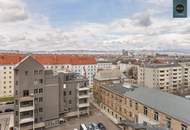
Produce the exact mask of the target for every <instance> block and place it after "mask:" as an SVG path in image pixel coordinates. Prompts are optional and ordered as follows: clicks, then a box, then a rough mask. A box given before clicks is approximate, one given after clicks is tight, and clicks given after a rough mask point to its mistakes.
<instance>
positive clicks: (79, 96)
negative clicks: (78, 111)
mask: <svg viewBox="0 0 190 130" xmlns="http://www.w3.org/2000/svg"><path fill="white" fill-rule="evenodd" d="M89 97H90V95H89V94H83V95H78V98H79V99H81V98H89Z"/></svg>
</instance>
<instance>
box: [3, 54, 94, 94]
mask: <svg viewBox="0 0 190 130" xmlns="http://www.w3.org/2000/svg"><path fill="white" fill-rule="evenodd" d="M24 57H26V55H25V54H6V53H2V54H0V97H6V96H13V95H14V67H15V65H16V64H17V63H19V62H20V61H21V60H22V59H23V58H24ZM32 57H33V58H34V59H36V60H37V61H38V62H39V63H40V64H42V65H43V66H44V67H45V69H52V70H56V71H57V70H70V71H71V72H75V73H78V74H80V75H83V76H84V77H87V78H88V80H89V85H90V86H92V85H93V76H94V75H95V73H96V59H95V57H91V56H77V55H56V54H33V55H32Z"/></svg>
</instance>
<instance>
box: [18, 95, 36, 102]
mask: <svg viewBox="0 0 190 130" xmlns="http://www.w3.org/2000/svg"><path fill="white" fill-rule="evenodd" d="M19 100H20V102H23V101H33V100H34V97H32V96H27V97H21V98H19Z"/></svg>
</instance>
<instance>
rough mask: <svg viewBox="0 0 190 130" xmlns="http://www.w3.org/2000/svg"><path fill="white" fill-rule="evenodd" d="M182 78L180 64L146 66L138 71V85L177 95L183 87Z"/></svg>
mask: <svg viewBox="0 0 190 130" xmlns="http://www.w3.org/2000/svg"><path fill="white" fill-rule="evenodd" d="M182 76H183V75H182V67H181V66H180V65H179V64H146V65H142V66H140V67H139V69H138V84H139V85H143V86H146V87H149V88H152V87H154V88H158V89H160V90H163V91H166V92H172V93H175V92H177V91H178V90H179V88H181V86H182Z"/></svg>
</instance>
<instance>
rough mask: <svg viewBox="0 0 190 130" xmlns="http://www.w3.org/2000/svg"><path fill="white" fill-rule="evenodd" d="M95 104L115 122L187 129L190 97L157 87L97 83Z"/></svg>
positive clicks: (189, 127) (169, 128)
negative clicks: (98, 88) (99, 88)
mask: <svg viewBox="0 0 190 130" xmlns="http://www.w3.org/2000/svg"><path fill="white" fill-rule="evenodd" d="M99 93H100V101H99V106H100V107H101V110H102V111H103V112H104V113H105V114H106V115H107V116H108V117H109V118H110V119H112V120H113V121H114V122H115V123H118V124H121V123H122V122H123V121H124V122H126V130H128V129H127V125H129V124H131V123H132V125H133V126H135V125H143V126H157V127H161V128H167V129H168V130H190V109H189V108H190V101H189V100H187V99H185V98H183V97H179V96H176V95H173V94H169V93H167V92H162V91H160V90H158V89H153V88H146V87H137V86H131V87H129V86H124V85H123V84H109V85H103V86H102V87H101V90H100V91H99Z"/></svg>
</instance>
